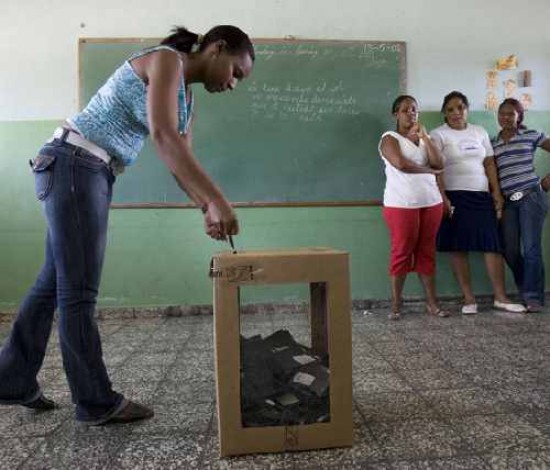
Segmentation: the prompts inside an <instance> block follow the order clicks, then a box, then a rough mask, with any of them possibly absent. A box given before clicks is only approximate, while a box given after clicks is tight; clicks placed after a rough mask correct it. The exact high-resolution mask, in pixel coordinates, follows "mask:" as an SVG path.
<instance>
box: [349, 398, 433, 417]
mask: <svg viewBox="0 0 550 470" xmlns="http://www.w3.org/2000/svg"><path fill="white" fill-rule="evenodd" d="M353 398H354V402H355V403H356V404H357V406H358V408H359V410H360V412H361V415H362V416H363V418H364V419H365V421H366V422H367V423H371V422H378V421H404V420H412V419H428V418H435V417H436V412H435V410H434V409H433V408H430V407H429V406H428V404H427V403H426V401H425V400H424V399H422V398H421V397H420V396H419V395H417V394H415V393H410V392H384V393H365V392H355V393H354V394H353Z"/></svg>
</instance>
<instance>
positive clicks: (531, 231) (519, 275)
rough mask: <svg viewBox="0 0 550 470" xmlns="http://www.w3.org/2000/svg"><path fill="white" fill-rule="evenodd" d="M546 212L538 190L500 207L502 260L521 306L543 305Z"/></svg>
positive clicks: (546, 204)
mask: <svg viewBox="0 0 550 470" xmlns="http://www.w3.org/2000/svg"><path fill="white" fill-rule="evenodd" d="M547 212H548V200H547V196H546V193H545V192H544V191H543V190H542V189H541V188H540V187H538V188H536V189H534V190H532V191H531V192H529V193H528V194H527V195H525V196H524V197H523V198H521V199H520V200H519V201H506V205H505V207H504V214H503V218H502V235H503V242H504V257H505V259H506V263H507V264H508V266H509V267H510V269H511V270H512V273H513V275H514V280H515V282H516V286H517V288H518V290H519V292H520V294H521V296H522V298H523V301H524V302H525V303H529V302H537V303H539V304H541V305H543V304H544V262H543V257H542V229H543V226H544V220H545V218H546V213H547Z"/></svg>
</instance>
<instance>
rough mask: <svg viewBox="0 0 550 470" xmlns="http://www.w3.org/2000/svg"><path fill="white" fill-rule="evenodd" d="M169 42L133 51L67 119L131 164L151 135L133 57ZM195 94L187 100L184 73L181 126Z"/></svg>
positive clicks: (186, 123)
mask: <svg viewBox="0 0 550 470" xmlns="http://www.w3.org/2000/svg"><path fill="white" fill-rule="evenodd" d="M161 49H167V50H170V51H173V52H175V53H178V52H177V51H176V50H175V49H173V48H171V47H169V46H156V47H152V48H149V49H145V50H143V51H140V52H137V53H135V54H133V55H132V56H131V57H130V58H128V60H126V62H124V64H122V65H121V66H120V67H119V68H118V69H117V70H115V72H114V73H113V74H112V75H111V77H110V78H109V79H108V80H107V82H105V84H104V85H103V86H102V87H101V88H100V89H99V90H98V91H97V93H96V94H95V95H94V96H93V97H92V99H91V100H90V102H89V103H88V105H87V106H86V107H85V108H84V109H83V110H82V111H81V112H80V113H78V114H77V115H76V116H74V117H72V118H71V119H68V120H67V121H68V122H69V124H71V126H73V127H74V129H75V130H77V131H78V132H79V133H80V134H82V135H83V136H84V137H85V138H86V139H88V140H89V141H91V142H93V143H94V144H96V145H99V146H100V147H101V148H103V149H104V150H105V151H106V152H107V153H108V154H109V155H110V156H111V157H112V158H116V159H118V160H119V161H120V162H122V163H123V164H124V165H125V166H128V165H132V164H133V163H134V162H135V160H136V157H137V155H138V153H139V151H140V150H141V148H142V147H143V143H144V142H145V139H146V138H147V136H148V135H149V123H148V121H147V88H146V86H145V83H144V82H143V80H142V79H141V78H140V77H139V76H138V75H137V74H136V72H135V71H134V69H133V68H132V65H131V64H130V61H131V60H133V59H136V58H137V57H141V56H144V55H146V54H150V53H151V52H155V51H158V50H161ZM192 109H193V98H192V95H191V99H190V100H189V102H187V97H186V95H185V82H184V78H183V74H182V78H181V84H180V88H179V90H178V130H179V132H180V134H185V133H186V132H187V129H188V127H189V122H190V117H191V112H192Z"/></svg>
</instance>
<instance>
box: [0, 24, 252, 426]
mask: <svg viewBox="0 0 550 470" xmlns="http://www.w3.org/2000/svg"><path fill="white" fill-rule="evenodd" d="M254 59H255V52H254V47H253V45H252V43H251V41H250V38H249V37H248V36H247V35H246V34H245V33H244V32H243V31H242V30H240V29H239V28H237V27H235V26H231V25H221V26H215V27H214V28H212V29H211V30H209V31H208V32H207V33H206V35H205V36H202V35H199V34H196V33H193V32H191V31H189V30H187V29H186V28H182V27H177V28H175V29H174V30H173V32H172V34H171V35H170V36H168V37H166V38H165V39H164V40H163V41H162V43H161V45H159V46H156V47H153V48H149V49H146V50H143V51H139V52H138V53H136V54H134V55H132V56H131V57H130V58H128V60H126V61H125V62H124V63H123V64H122V65H121V66H120V67H119V68H117V69H116V70H115V71H114V73H113V74H112V75H111V77H110V78H109V79H108V80H107V82H106V83H105V85H104V86H102V87H101V88H100V89H99V90H98V91H97V93H96V94H95V95H94V96H93V97H92V99H91V100H90V102H89V103H88V104H87V106H86V107H85V108H84V109H83V110H82V111H81V112H80V113H78V114H77V115H76V116H73V117H72V118H70V119H68V120H67V121H66V122H65V124H64V127H62V128H58V129H57V130H56V131H55V133H54V138H53V139H52V140H51V141H50V142H49V143H47V144H46V145H45V146H44V147H43V148H42V149H41V151H40V153H39V155H38V156H37V157H36V158H35V159H34V160H33V161H32V168H33V171H34V175H35V180H36V194H37V197H38V199H39V200H41V201H42V204H43V208H44V214H45V217H46V221H47V235H46V259H45V263H44V266H43V268H42V270H41V272H40V274H39V275H38V278H37V280H36V282H35V284H34V286H33V287H32V288H31V290H30V291H29V293H28V295H27V297H26V298H25V299H24V301H23V303H22V305H21V307H20V309H19V312H18V314H17V318H16V320H15V323H14V325H13V329H12V331H11V333H10V335H9V337H8V338H7V340H6V341H5V343H4V344H3V347H2V350H1V351H0V404H19V405H23V406H26V407H29V408H34V409H39V410H48V409H55V407H56V404H55V403H54V402H52V401H51V400H48V399H47V398H46V397H45V396H44V395H43V393H42V390H41V389H40V386H39V384H38V382H37V374H38V371H39V370H40V367H41V365H42V362H43V360H44V354H45V351H46V346H47V342H48V338H49V335H50V331H51V328H52V324H53V317H54V312H55V311H56V310H57V311H58V321H57V327H58V329H59V340H60V344H61V354H62V357H63V366H64V368H65V372H66V374H67V379H68V382H69V386H70V389H71V394H72V399H73V402H74V403H75V405H76V418H77V420H79V421H83V422H85V423H88V424H91V425H97V424H108V423H114V422H123V423H126V422H129V421H134V420H137V419H145V418H149V417H151V416H153V411H152V410H151V409H149V408H147V407H145V406H143V405H140V404H138V403H134V402H131V401H129V400H127V399H125V398H124V397H123V396H122V395H121V394H119V393H117V392H115V391H114V390H113V388H112V385H111V382H110V380H109V376H108V374H107V370H106V368H105V363H104V362H103V357H102V351H101V340H100V337H99V332H98V328H97V325H96V322H95V319H94V313H95V307H96V299H97V295H98V290H99V284H100V278H101V269H102V265H103V257H104V254H105V245H106V236H107V220H108V211H109V205H110V202H111V195H112V190H113V183H114V181H115V177H114V175H113V170H112V168H114V167H115V166H116V167H119V166H128V165H131V164H132V163H133V162H134V161H135V160H136V158H137V157H138V154H139V152H140V150H141V148H142V147H143V144H144V142H145V139H146V138H147V137H149V136H150V137H151V139H152V141H153V144H154V146H155V149H156V151H157V153H158V155H159V157H160V158H161V160H162V161H163V162H164V163H165V164H166V166H167V168H168V169H169V171H170V172H171V173H172V174H173V175H174V177H175V178H176V180H177V182H178V184H179V186H180V187H181V188H182V189H184V191H185V192H186V193H187V194H188V196H189V197H190V198H191V200H192V201H193V202H194V203H195V204H196V206H197V207H200V208H201V209H202V212H203V214H204V227H205V232H206V234H207V235H209V236H210V237H211V238H213V239H216V240H224V239H226V237H227V236H228V235H236V234H237V233H238V231H239V224H238V220H237V217H236V214H235V212H234V210H233V208H232V207H231V204H230V203H229V201H228V200H227V198H226V197H225V196H224V195H223V193H222V192H221V190H220V188H219V187H218V186H217V184H216V183H215V182H214V181H213V180H212V179H211V178H210V177H209V175H208V174H207V173H206V171H205V170H204V168H202V166H201V165H200V163H199V161H198V159H197V158H196V156H195V155H194V153H193V151H192V142H191V132H190V129H191V115H192V110H193V102H194V101H193V97H192V93H191V87H190V84H192V83H201V84H203V85H204V87H205V88H206V90H207V91H209V92H212V93H214V92H219V91H228V90H233V89H234V88H235V87H236V86H237V85H238V83H239V82H240V81H241V80H244V79H245V78H246V77H248V76H249V75H250V73H251V72H252V68H253V64H254ZM115 164H116V165H115Z"/></svg>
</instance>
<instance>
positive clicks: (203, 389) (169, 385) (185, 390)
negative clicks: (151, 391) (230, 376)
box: [154, 379, 216, 403]
mask: <svg viewBox="0 0 550 470" xmlns="http://www.w3.org/2000/svg"><path fill="white" fill-rule="evenodd" d="M215 393H216V385H215V383H214V381H213V380H210V379H206V380H192V381H191V380H190V381H181V382H180V381H174V380H166V381H164V382H163V383H161V384H160V385H159V387H158V389H157V390H156V391H155V396H154V402H155V403H210V402H211V401H212V400H214V399H215Z"/></svg>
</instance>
